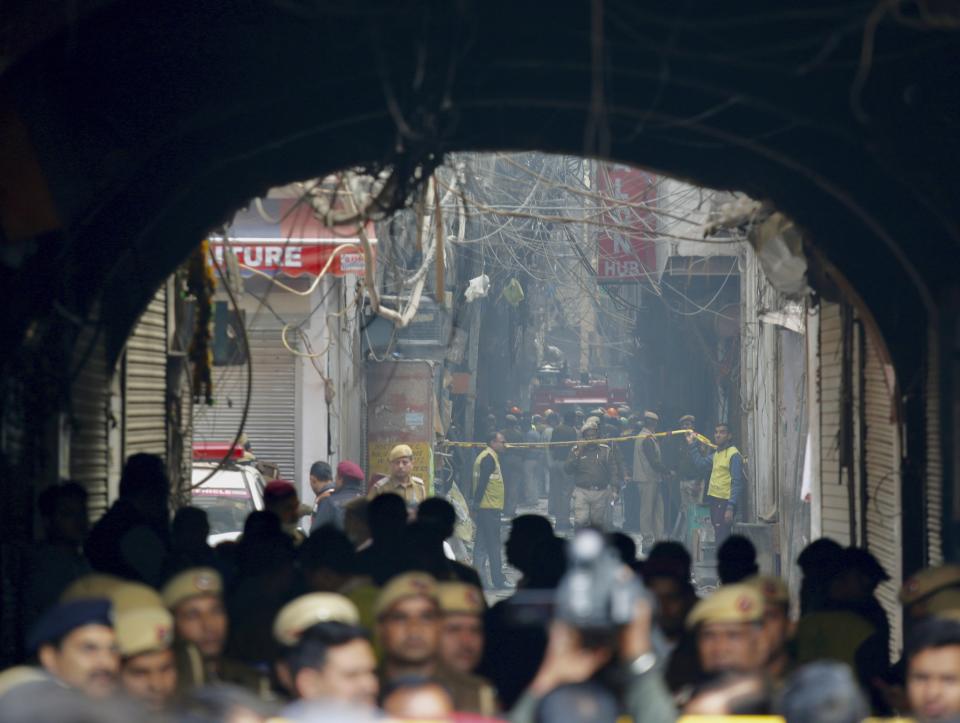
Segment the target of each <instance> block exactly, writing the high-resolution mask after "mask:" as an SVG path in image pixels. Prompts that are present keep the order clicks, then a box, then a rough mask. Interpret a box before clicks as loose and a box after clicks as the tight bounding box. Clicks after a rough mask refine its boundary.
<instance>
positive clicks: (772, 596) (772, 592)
mask: <svg viewBox="0 0 960 723" xmlns="http://www.w3.org/2000/svg"><path fill="white" fill-rule="evenodd" d="M743 583H744V584H745V585H751V586H752V587H755V588H756V589H757V590H759V591H760V594H761V595H763V599H764V600H765V601H766V602H768V603H771V604H777V605H789V604H790V590H788V589H787V583H785V582H784V581H783V580H781V579H780V578H779V577H774V576H773V575H754V576H752V577H749V578H747V579H746V580H744V581H743Z"/></svg>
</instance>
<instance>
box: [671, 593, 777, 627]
mask: <svg viewBox="0 0 960 723" xmlns="http://www.w3.org/2000/svg"><path fill="white" fill-rule="evenodd" d="M762 619H763V595H762V594H761V593H760V591H759V590H758V589H757V588H756V587H754V586H753V585H747V584H744V583H738V584H735V585H724V586H723V587H721V588H720V589H719V590H717V591H716V592H715V593H713V595H711V596H710V597H708V598H706V599H704V600H701V601H700V602H698V603H697V604H696V605H695V606H694V608H693V610H691V611H690V614H689V615H688V616H687V628H688V629H692V628H695V627H696V626H697V625H699V624H700V623H755V622H759V621H760V620H762Z"/></svg>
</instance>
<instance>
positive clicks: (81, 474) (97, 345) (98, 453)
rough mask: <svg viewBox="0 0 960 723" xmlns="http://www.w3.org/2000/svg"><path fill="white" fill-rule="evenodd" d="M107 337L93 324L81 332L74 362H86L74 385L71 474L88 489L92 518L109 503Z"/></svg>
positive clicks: (71, 426) (98, 515)
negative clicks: (98, 332)
mask: <svg viewBox="0 0 960 723" xmlns="http://www.w3.org/2000/svg"><path fill="white" fill-rule="evenodd" d="M103 338H104V335H103V334H102V333H101V334H97V333H96V330H95V329H94V327H92V326H91V327H87V328H85V329H84V331H83V332H82V333H81V334H80V338H79V339H78V341H77V345H76V349H77V354H78V357H77V358H76V359H75V360H74V366H75V365H77V364H80V363H81V362H82V363H83V367H82V368H81V369H80V371H79V373H78V374H77V378H76V379H75V380H74V382H73V386H72V387H71V389H70V409H69V414H70V478H71V479H72V480H74V481H75V482H79V483H80V484H82V485H83V486H84V487H85V488H86V490H87V494H88V498H87V503H88V508H89V514H90V520H91V521H95V520H96V519H98V518H99V517H100V515H102V514H103V513H104V512H106V510H107V506H108V504H109V502H108V499H107V475H108V470H109V462H110V453H109V446H110V445H109V441H108V427H107V420H108V418H109V416H108V411H109V409H108V407H109V403H110V401H109V400H110V396H109V394H110V388H109V385H110V376H111V375H110V373H109V371H108V369H107V359H106V351H105V347H104V342H103ZM84 357H86V358H85V360H84Z"/></svg>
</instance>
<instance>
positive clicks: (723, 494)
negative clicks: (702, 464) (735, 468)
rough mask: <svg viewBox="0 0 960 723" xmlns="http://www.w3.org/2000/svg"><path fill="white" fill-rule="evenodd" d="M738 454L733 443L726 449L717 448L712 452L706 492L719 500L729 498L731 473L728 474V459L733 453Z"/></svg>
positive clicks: (731, 480)
mask: <svg viewBox="0 0 960 723" xmlns="http://www.w3.org/2000/svg"><path fill="white" fill-rule="evenodd" d="M735 454H740V452H739V450H737V448H736V447H734V446H733V445H731V446H729V447H727V448H726V449H718V450H717V451H716V452H714V453H713V471H712V472H711V473H710V486H709V487H708V488H707V494H708V495H710V496H711V497H716V498H717V499H720V500H729V499H730V486H731V484H732V482H733V475H731V474H730V460H731V459H732V458H733V455H735Z"/></svg>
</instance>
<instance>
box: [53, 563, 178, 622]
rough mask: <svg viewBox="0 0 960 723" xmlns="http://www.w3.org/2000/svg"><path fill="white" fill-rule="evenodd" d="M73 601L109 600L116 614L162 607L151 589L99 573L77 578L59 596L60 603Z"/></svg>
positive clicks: (157, 595) (157, 594) (155, 593)
mask: <svg viewBox="0 0 960 723" xmlns="http://www.w3.org/2000/svg"><path fill="white" fill-rule="evenodd" d="M75 600H109V601H110V602H111V603H112V605H113V610H114V612H115V613H118V614H119V613H121V612H123V611H125V610H133V609H136V608H148V607H163V601H162V600H161V599H160V595H159V593H157V591H156V590H154V589H153V588H152V587H149V586H148V585H144V584H143V583H139V582H131V581H130V580H124V579H123V578H121V577H115V576H113V575H102V574H99V573H94V574H92V575H84V576H83V577H81V578H78V579H77V580H75V581H74V582H73V583H71V584H70V586H69V587H68V588H67V589H66V590H65V591H64V592H63V594H62V595H61V596H60V602H62V603H65V602H73V601H75Z"/></svg>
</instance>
